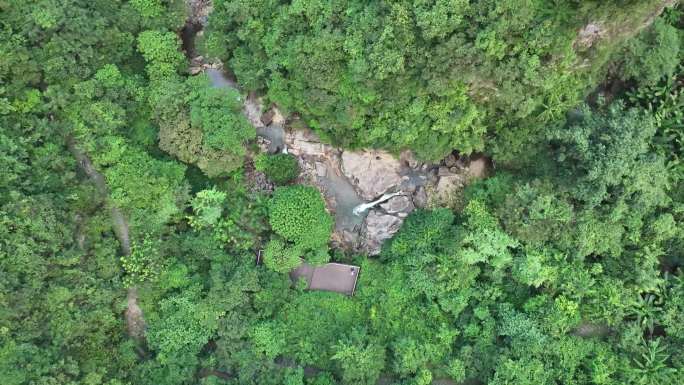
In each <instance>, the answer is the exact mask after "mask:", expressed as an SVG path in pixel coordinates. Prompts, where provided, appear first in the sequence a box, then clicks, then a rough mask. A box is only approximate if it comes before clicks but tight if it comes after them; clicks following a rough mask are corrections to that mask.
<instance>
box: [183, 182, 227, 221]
mask: <svg viewBox="0 0 684 385" xmlns="http://www.w3.org/2000/svg"><path fill="white" fill-rule="evenodd" d="M225 200H226V193H224V192H223V191H218V190H215V189H211V190H202V191H200V192H198V193H197V194H196V195H195V197H194V198H192V200H191V201H190V204H191V205H192V211H193V212H194V213H195V215H193V216H191V217H190V225H191V226H192V227H194V228H197V229H201V228H205V227H209V226H213V225H215V224H216V223H217V222H218V220H219V218H221V214H222V213H223V203H224V202H225Z"/></svg>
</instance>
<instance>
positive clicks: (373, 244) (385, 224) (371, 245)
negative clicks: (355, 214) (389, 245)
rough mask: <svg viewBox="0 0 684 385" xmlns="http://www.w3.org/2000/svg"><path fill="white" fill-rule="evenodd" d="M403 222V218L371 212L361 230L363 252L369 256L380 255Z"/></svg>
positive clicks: (375, 211)
mask: <svg viewBox="0 0 684 385" xmlns="http://www.w3.org/2000/svg"><path fill="white" fill-rule="evenodd" d="M403 222H404V221H403V220H402V219H401V218H399V217H396V216H394V215H390V214H384V213H381V212H379V211H377V210H371V212H370V213H368V216H367V217H366V221H365V222H364V226H363V229H362V230H361V241H362V242H363V251H365V252H367V253H368V254H369V255H377V254H379V253H380V250H381V249H382V244H383V242H385V241H386V240H388V239H390V238H392V236H393V235H394V234H395V233H396V232H397V231H399V229H400V228H401V225H402V223H403Z"/></svg>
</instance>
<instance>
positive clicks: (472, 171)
mask: <svg viewBox="0 0 684 385" xmlns="http://www.w3.org/2000/svg"><path fill="white" fill-rule="evenodd" d="M488 170H489V159H487V158H486V157H484V156H482V157H479V158H476V159H473V160H471V161H470V165H468V174H469V175H470V176H471V177H473V178H484V177H485V176H487V172H488Z"/></svg>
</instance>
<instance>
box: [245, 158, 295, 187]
mask: <svg viewBox="0 0 684 385" xmlns="http://www.w3.org/2000/svg"><path fill="white" fill-rule="evenodd" d="M254 167H255V168H256V169H257V170H258V171H261V172H263V173H264V174H266V176H267V177H268V179H270V180H272V181H273V182H274V183H276V184H279V185H282V184H286V183H288V182H291V181H293V180H294V179H296V178H297V176H299V163H297V158H295V157H294V156H292V155H290V154H275V155H267V154H261V155H259V156H257V158H256V159H255V160H254Z"/></svg>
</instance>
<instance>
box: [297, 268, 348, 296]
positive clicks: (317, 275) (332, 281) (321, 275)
mask: <svg viewBox="0 0 684 385" xmlns="http://www.w3.org/2000/svg"><path fill="white" fill-rule="evenodd" d="M360 271H361V268H359V267H358V266H354V265H345V264H343V263H334V262H333V263H327V264H325V265H323V266H312V265H309V264H308V263H306V262H302V264H301V265H299V267H298V268H296V269H294V270H292V271H291V272H290V278H292V280H293V281H297V280H298V279H300V278H304V279H305V280H306V282H307V283H308V286H307V287H308V289H309V290H325V291H334V292H337V293H342V294H346V295H354V289H356V280H357V279H358V277H359V272H360Z"/></svg>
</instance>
